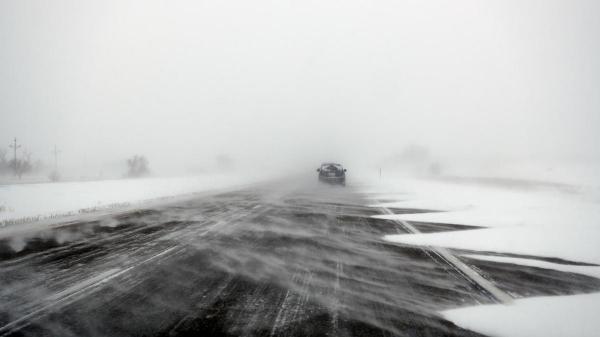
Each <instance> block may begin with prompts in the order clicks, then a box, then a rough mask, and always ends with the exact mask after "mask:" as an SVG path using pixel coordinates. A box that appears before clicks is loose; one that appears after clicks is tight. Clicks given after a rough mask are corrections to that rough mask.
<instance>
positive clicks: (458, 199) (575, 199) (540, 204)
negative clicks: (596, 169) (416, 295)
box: [365, 179, 600, 336]
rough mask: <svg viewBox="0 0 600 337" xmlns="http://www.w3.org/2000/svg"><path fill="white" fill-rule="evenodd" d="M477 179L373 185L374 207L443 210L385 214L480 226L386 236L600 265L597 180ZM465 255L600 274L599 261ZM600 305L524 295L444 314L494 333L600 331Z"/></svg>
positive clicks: (593, 300)
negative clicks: (573, 184) (570, 183)
mask: <svg viewBox="0 0 600 337" xmlns="http://www.w3.org/2000/svg"><path fill="white" fill-rule="evenodd" d="M474 181H476V183H472V182H471V181H469V180H468V179H463V180H458V181H457V182H451V181H449V180H445V181H444V180H443V179H441V180H440V179H437V180H435V181H431V180H430V181H425V180H404V181H393V180H391V181H390V180H387V181H386V180H385V179H384V180H380V181H376V182H371V184H368V186H369V187H366V188H365V192H367V193H369V195H370V196H371V198H372V200H373V202H374V203H376V205H373V206H383V207H390V208H394V207H396V208H410V209H425V210H438V211H442V212H436V213H420V214H396V215H381V216H376V217H378V218H384V219H398V220H405V221H422V222H433V223H450V224H458V225H466V226H477V227H473V229H470V230H461V231H451V232H440V233H430V234H416V235H415V234H405V235H388V236H386V237H385V239H386V240H388V241H391V242H397V243H402V244H411V245H422V246H440V247H448V248H457V249H466V250H472V251H483V252H497V253H506V254H520V255H531V256H542V257H548V258H559V259H563V260H568V261H569V260H570V261H576V262H587V263H592V264H600V244H599V242H600V193H599V191H598V189H597V188H595V187H593V186H594V185H589V186H586V187H583V188H576V189H568V188H564V185H558V184H544V183H536V182H531V183H529V182H522V184H521V183H515V181H514V180H513V181H509V183H508V184H506V185H505V186H503V185H502V183H501V180H500V181H498V180H495V181H493V183H492V184H486V183H485V180H483V183H480V182H482V180H480V179H476V180H474ZM499 182H500V183H499ZM479 227H486V228H483V229H479ZM465 257H467V258H477V259H484V260H490V261H496V262H502V263H514V264H520V265H527V266H534V267H536V268H546V269H554V270H560V271H563V272H572V273H579V274H584V275H589V276H594V277H600V267H594V266H575V265H568V264H555V263H549V262H545V261H539V260H534V259H524V258H510V257H497V256H489V255H485V256H484V255H479V254H477V255H466V256H465ZM599 311H600V294H585V295H576V296H556V297H537V298H528V299H517V300H516V301H515V302H514V304H512V305H508V306H504V305H486V306H475V307H469V308H461V309H455V310H449V311H445V312H443V313H442V315H443V316H444V317H445V318H446V319H448V320H450V321H452V322H454V323H455V324H456V325H458V326H461V327H463V328H466V329H470V330H473V331H476V332H479V333H482V334H488V335H493V336H597V335H598V332H599V331H600V320H598V318H597V316H598V315H597V313H598V312H599Z"/></svg>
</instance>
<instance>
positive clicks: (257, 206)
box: [252, 205, 262, 209]
mask: <svg viewBox="0 0 600 337" xmlns="http://www.w3.org/2000/svg"><path fill="white" fill-rule="evenodd" d="M261 206H262V205H256V206H254V207H252V209H256V208H259V207H261Z"/></svg>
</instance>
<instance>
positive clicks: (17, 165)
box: [9, 151, 33, 180]
mask: <svg viewBox="0 0 600 337" xmlns="http://www.w3.org/2000/svg"><path fill="white" fill-rule="evenodd" d="M9 167H10V168H11V169H13V170H14V171H15V174H16V175H17V176H18V177H19V180H21V176H22V175H23V173H27V172H29V171H31V169H32V167H33V165H32V164H31V152H29V151H23V153H22V154H21V158H17V159H13V160H11V161H10V162H9Z"/></svg>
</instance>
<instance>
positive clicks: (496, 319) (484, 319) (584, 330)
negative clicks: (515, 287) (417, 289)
mask: <svg viewBox="0 0 600 337" xmlns="http://www.w3.org/2000/svg"><path fill="white" fill-rule="evenodd" d="M598 312H600V293H596V294H586V295H574V296H560V297H536V298H528V299H519V300H515V301H514V303H513V305H510V306H504V305H482V306H475V307H469V308H461V309H453V310H448V311H443V312H442V316H443V317H444V318H445V319H447V320H449V321H452V322H453V323H454V324H456V325H458V326H460V327H462V328H465V329H469V330H472V331H475V332H478V333H481V334H485V335H490V336H516V337H518V336H524V337H530V336H548V337H551V336H598V332H599V331H600V319H598Z"/></svg>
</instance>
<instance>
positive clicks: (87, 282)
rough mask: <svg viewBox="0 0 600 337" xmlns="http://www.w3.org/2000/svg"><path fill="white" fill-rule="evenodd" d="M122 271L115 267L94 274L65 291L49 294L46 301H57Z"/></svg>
mask: <svg viewBox="0 0 600 337" xmlns="http://www.w3.org/2000/svg"><path fill="white" fill-rule="evenodd" d="M120 271H121V268H114V269H110V270H107V271H105V272H104V273H102V274H100V275H97V276H94V277H92V278H89V279H87V280H85V281H83V282H79V283H77V284H76V285H74V286H72V287H69V288H67V289H65V290H63V291H61V292H59V293H56V294H54V295H52V296H49V297H47V298H46V299H45V301H56V300H58V299H60V298H63V297H65V296H68V295H70V294H72V293H74V292H77V291H79V290H81V289H83V288H87V287H89V286H91V285H92V284H94V283H98V282H100V281H102V280H103V279H105V278H107V277H109V276H111V275H113V274H116V273H118V272H120Z"/></svg>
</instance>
